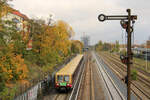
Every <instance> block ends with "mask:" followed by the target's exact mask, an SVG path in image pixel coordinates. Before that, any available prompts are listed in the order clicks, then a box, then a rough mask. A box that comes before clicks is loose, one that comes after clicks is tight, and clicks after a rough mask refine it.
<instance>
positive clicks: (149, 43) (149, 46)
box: [146, 40, 150, 48]
mask: <svg viewBox="0 0 150 100" xmlns="http://www.w3.org/2000/svg"><path fill="white" fill-rule="evenodd" d="M146 48H150V40H147V41H146Z"/></svg>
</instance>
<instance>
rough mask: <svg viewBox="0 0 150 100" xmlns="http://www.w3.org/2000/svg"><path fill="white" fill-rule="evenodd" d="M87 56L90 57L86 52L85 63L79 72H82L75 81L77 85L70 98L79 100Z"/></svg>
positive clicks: (70, 99)
mask: <svg viewBox="0 0 150 100" xmlns="http://www.w3.org/2000/svg"><path fill="white" fill-rule="evenodd" d="M87 58H88V55H87V54H86V55H85V57H84V61H83V62H84V63H82V65H81V67H80V72H79V73H80V74H79V75H78V76H77V81H76V82H75V86H74V88H73V90H72V92H71V95H70V97H69V99H68V100H77V98H78V95H79V89H80V86H81V81H82V80H83V75H84V70H85V66H86V63H87V60H88V59H87Z"/></svg>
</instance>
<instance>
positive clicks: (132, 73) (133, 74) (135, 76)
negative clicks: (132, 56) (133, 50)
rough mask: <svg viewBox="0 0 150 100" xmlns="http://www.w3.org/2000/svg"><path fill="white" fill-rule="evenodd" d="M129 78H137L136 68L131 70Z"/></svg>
mask: <svg viewBox="0 0 150 100" xmlns="http://www.w3.org/2000/svg"><path fill="white" fill-rule="evenodd" d="M131 79H132V80H137V70H135V69H134V70H131Z"/></svg>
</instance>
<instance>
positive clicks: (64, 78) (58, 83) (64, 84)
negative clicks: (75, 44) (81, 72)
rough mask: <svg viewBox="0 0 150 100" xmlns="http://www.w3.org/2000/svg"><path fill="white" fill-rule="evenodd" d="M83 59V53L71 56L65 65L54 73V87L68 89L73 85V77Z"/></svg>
mask: <svg viewBox="0 0 150 100" xmlns="http://www.w3.org/2000/svg"><path fill="white" fill-rule="evenodd" d="M82 59H83V55H82V54H79V55H77V56H76V57H75V58H73V59H72V60H71V61H70V62H69V63H68V64H66V66H64V67H63V68H62V69H60V70H59V71H58V72H56V74H55V88H56V89H57V90H58V91H59V90H61V89H65V90H67V91H68V90H70V89H72V88H73V86H74V78H75V77H76V74H77V70H78V66H79V64H80V63H81V61H82Z"/></svg>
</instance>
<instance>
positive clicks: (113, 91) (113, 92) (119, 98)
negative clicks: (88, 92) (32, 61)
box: [93, 53, 126, 100]
mask: <svg viewBox="0 0 150 100" xmlns="http://www.w3.org/2000/svg"><path fill="white" fill-rule="evenodd" d="M93 57H94V58H95V60H96V63H97V65H98V70H99V75H100V76H101V77H102V79H103V82H104V84H105V89H106V90H107V93H108V95H107V96H108V99H109V100H125V98H126V97H125V96H124V95H123V94H122V93H121V92H120V90H119V88H118V87H117V86H116V84H115V83H114V81H113V79H112V78H111V76H110V74H108V72H107V71H106V69H105V68H104V65H103V63H102V62H101V61H100V60H99V59H98V58H97V56H96V55H95V54H94V53H93Z"/></svg>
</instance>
